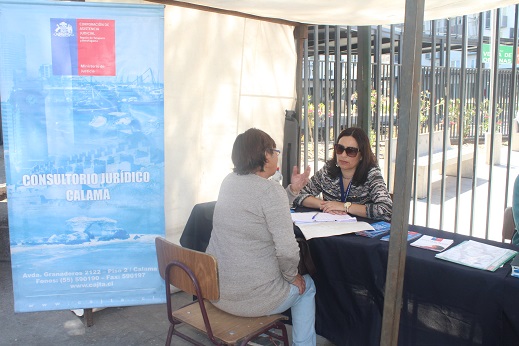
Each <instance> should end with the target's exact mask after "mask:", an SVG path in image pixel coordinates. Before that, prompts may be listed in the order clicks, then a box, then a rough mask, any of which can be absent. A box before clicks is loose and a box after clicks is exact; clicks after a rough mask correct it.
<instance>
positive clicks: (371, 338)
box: [308, 226, 519, 346]
mask: <svg viewBox="0 0 519 346" xmlns="http://www.w3.org/2000/svg"><path fill="white" fill-rule="evenodd" d="M410 230H413V231H417V232H419V233H422V234H428V235H432V236H437V237H441V238H450V239H454V244H453V245H452V246H455V245H456V244H459V243H461V242H462V241H464V240H467V239H474V240H477V241H480V242H485V243H488V244H492V245H497V246H502V247H507V248H514V249H515V250H519V249H517V247H513V246H512V245H509V244H502V243H496V242H492V241H485V240H482V239H476V238H471V237H467V236H463V235H459V234H453V233H449V232H443V231H439V230H434V229H430V228H424V227H419V226H410ZM379 238H380V237H377V238H374V239H370V238H365V237H360V236H356V235H354V234H349V235H342V236H335V237H327V238H314V239H311V240H309V241H308V243H309V245H310V249H311V252H312V256H313V259H314V262H315V263H316V266H317V275H316V276H315V277H314V281H315V283H316V287H317V298H316V304H317V319H316V329H317V332H318V334H320V335H322V336H324V337H326V338H328V339H329V340H331V341H333V342H334V343H336V344H337V345H378V344H379V343H380V332H381V325H382V313H383V300H384V282H385V276H386V268H387V258H388V248H389V245H388V242H384V241H381V240H380V239H379ZM435 254H436V252H434V251H430V250H425V249H420V248H415V247H412V246H408V247H407V256H406V267H405V277H404V288H403V306H402V312H401V319H400V333H399V344H401V345H413V346H414V345H519V280H518V279H516V278H513V277H511V276H510V265H508V264H506V265H505V266H503V267H502V268H500V269H498V270H496V271H495V272H489V271H484V270H479V269H474V268H470V267H466V266H463V265H459V264H454V263H450V262H447V261H443V260H440V259H437V258H435V257H434V256H435Z"/></svg>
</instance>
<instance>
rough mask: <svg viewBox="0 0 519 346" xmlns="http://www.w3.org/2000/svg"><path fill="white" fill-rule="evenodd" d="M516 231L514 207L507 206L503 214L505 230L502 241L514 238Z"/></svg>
mask: <svg viewBox="0 0 519 346" xmlns="http://www.w3.org/2000/svg"><path fill="white" fill-rule="evenodd" d="M514 232H515V222H514V215H513V213H512V207H507V208H506V209H505V212H504V214H503V231H502V233H501V234H502V241H503V243H504V242H505V240H510V241H511V240H512V237H513V236H514Z"/></svg>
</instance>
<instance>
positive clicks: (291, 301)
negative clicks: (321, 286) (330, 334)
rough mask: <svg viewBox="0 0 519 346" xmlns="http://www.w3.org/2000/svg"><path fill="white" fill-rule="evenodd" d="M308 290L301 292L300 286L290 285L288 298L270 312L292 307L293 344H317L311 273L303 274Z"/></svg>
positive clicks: (300, 345)
mask: <svg viewBox="0 0 519 346" xmlns="http://www.w3.org/2000/svg"><path fill="white" fill-rule="evenodd" d="M303 278H304V279H305V282H306V290H305V292H304V293H303V294H301V295H300V294H299V288H297V286H295V285H290V293H289V294H288V298H287V299H286V300H285V301H284V302H283V303H281V305H280V306H278V307H277V309H274V310H273V311H271V312H270V314H279V313H282V312H283V311H286V310H288V309H292V311H291V312H292V345H297V346H315V343H316V341H315V340H316V334H315V284H314V280H312V278H311V277H310V275H308V274H307V275H303Z"/></svg>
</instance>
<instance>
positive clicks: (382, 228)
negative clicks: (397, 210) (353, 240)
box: [355, 221, 391, 238]
mask: <svg viewBox="0 0 519 346" xmlns="http://www.w3.org/2000/svg"><path fill="white" fill-rule="evenodd" d="M371 227H373V230H364V231H360V232H355V234H356V235H360V236H363V237H368V238H374V237H376V236H379V235H383V234H386V233H389V230H390V229H391V224H390V223H389V222H385V221H378V222H375V223H372V224H371Z"/></svg>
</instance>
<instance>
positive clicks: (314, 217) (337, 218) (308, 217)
mask: <svg viewBox="0 0 519 346" xmlns="http://www.w3.org/2000/svg"><path fill="white" fill-rule="evenodd" d="M290 215H292V221H293V222H294V223H295V224H296V225H299V224H300V223H310V222H355V221H357V218H356V217H354V216H351V215H348V214H344V215H334V214H329V213H322V212H304V213H292V214H290Z"/></svg>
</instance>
